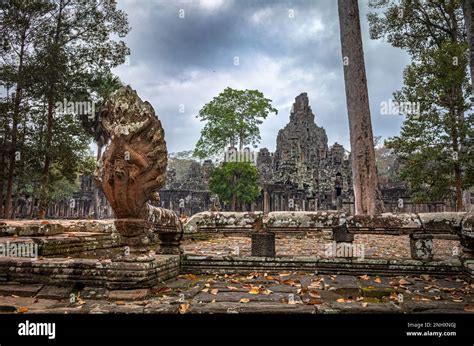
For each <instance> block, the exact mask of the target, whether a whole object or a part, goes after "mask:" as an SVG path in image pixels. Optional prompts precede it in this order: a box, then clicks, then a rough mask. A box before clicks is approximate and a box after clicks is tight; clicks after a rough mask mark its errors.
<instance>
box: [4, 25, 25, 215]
mask: <svg viewBox="0 0 474 346" xmlns="http://www.w3.org/2000/svg"><path fill="white" fill-rule="evenodd" d="M25 39H26V28H25V30H23V33H22V35H21V43H20V53H19V63H18V72H17V73H18V74H17V76H18V80H17V84H16V90H15V99H14V102H13V122H12V132H11V143H10V145H11V146H10V153H9V159H8V161H9V162H8V182H7V192H6V196H5V212H4V215H5V218H6V219H8V218H10V207H11V201H12V193H13V178H14V173H15V152H16V144H17V135H18V119H19V114H18V113H19V112H20V104H21V97H22V94H23V60H24V57H25Z"/></svg>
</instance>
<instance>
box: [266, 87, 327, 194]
mask: <svg viewBox="0 0 474 346" xmlns="http://www.w3.org/2000/svg"><path fill="white" fill-rule="evenodd" d="M327 156H328V138H327V135H326V131H325V130H324V129H323V128H322V127H319V126H317V125H316V123H315V121H314V114H313V112H312V110H311V107H310V106H309V100H308V95H307V94H306V93H302V94H300V95H298V96H297V97H296V99H295V103H294V104H293V108H292V111H291V113H290V122H289V123H288V124H287V125H286V126H285V127H284V128H283V129H281V130H280V131H279V132H278V137H277V146H276V151H275V154H274V167H273V168H274V179H275V181H276V182H282V183H286V182H287V183H289V182H291V183H294V184H297V185H298V188H300V189H303V188H307V187H311V188H312V190H313V191H315V190H317V189H318V186H319V180H320V177H319V176H318V172H319V171H320V164H321V162H322V161H325V159H326V158H327Z"/></svg>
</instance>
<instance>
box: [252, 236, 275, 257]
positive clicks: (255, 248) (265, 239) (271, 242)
mask: <svg viewBox="0 0 474 346" xmlns="http://www.w3.org/2000/svg"><path fill="white" fill-rule="evenodd" d="M252 256H255V257H275V233H270V232H268V233H267V232H266V233H253V234H252Z"/></svg>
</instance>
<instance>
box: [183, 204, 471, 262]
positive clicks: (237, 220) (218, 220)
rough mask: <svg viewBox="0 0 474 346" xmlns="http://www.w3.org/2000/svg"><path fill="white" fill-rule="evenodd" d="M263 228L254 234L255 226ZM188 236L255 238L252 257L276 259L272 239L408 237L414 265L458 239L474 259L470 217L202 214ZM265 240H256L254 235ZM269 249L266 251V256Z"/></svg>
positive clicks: (188, 229) (188, 228) (449, 214)
mask: <svg viewBox="0 0 474 346" xmlns="http://www.w3.org/2000/svg"><path fill="white" fill-rule="evenodd" d="M259 220H260V224H261V225H262V226H261V227H260V228H261V229H258V230H257V229H256V228H255V225H258V224H259ZM184 228H185V234H187V235H193V234H196V233H207V234H213V233H240V234H248V235H249V236H250V235H252V249H258V251H257V250H256V251H255V253H253V254H254V255H259V256H268V257H273V256H274V248H275V245H274V240H273V242H272V241H270V242H269V239H271V238H269V236H268V234H273V239H274V234H276V233H282V234H297V233H298V232H304V233H308V232H329V233H330V236H331V237H332V239H333V240H334V241H335V242H336V244H338V245H339V244H340V245H341V246H349V245H350V244H351V243H352V242H353V240H354V235H355V234H374V235H375V234H377V235H380V234H383V235H393V236H401V235H408V236H409V237H410V250H411V256H412V258H413V259H418V260H431V259H432V258H433V238H445V239H459V240H460V241H461V245H462V250H463V251H462V253H461V252H460V253H459V254H460V255H463V256H468V257H472V256H473V254H474V251H473V250H474V240H473V239H474V215H473V214H468V213H455V212H447V213H419V214H415V213H410V214H392V213H385V214H381V215H377V216H373V217H370V216H363V215H356V216H354V215H347V214H345V213H341V212H322V211H321V212H271V213H268V214H267V215H263V214H262V213H261V212H253V213H252V212H243V213H237V212H235V213H229V212H204V213H199V214H195V215H194V216H193V217H191V218H190V219H189V221H188V222H187V223H186V224H185V227H184ZM256 233H258V234H261V236H256V235H255V234H256ZM254 243H255V244H254ZM265 248H266V249H268V251H267V252H265Z"/></svg>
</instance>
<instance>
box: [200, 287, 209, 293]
mask: <svg viewBox="0 0 474 346" xmlns="http://www.w3.org/2000/svg"><path fill="white" fill-rule="evenodd" d="M201 292H206V293H207V292H209V288H205V289H203V290H201Z"/></svg>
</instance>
